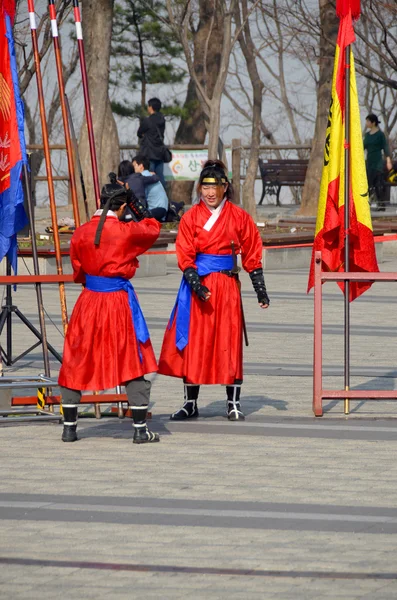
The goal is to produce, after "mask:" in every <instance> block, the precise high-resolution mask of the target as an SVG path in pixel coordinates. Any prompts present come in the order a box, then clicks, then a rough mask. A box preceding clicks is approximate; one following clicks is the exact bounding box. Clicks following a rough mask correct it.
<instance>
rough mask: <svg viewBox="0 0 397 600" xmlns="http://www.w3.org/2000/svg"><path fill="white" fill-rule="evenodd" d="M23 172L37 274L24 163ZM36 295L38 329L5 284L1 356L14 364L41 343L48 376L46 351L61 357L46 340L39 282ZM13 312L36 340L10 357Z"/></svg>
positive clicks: (8, 267) (0, 319)
mask: <svg viewBox="0 0 397 600" xmlns="http://www.w3.org/2000/svg"><path fill="white" fill-rule="evenodd" d="M23 174H24V182H25V194H26V200H27V207H28V216H29V223H30V233H31V238H32V257H33V268H34V274H35V275H39V274H40V272H39V259H38V254H37V244H36V233H35V227H34V218H33V197H32V189H31V185H30V177H29V173H28V168H27V165H26V164H25V165H24V167H23ZM6 260H7V262H6V274H7V276H8V277H9V276H10V275H11V264H10V262H9V260H8V258H7V259H6ZM35 287H36V296H37V306H38V311H39V321H40V331H39V330H38V329H37V328H36V327H35V326H34V325H33V324H32V323H31V322H30V321H29V319H28V318H27V317H26V316H25V315H24V314H23V313H22V312H21V311H20V310H19V308H18V307H17V306H16V305H15V304H14V303H13V300H12V284H11V283H10V284H7V285H6V296H5V303H4V304H3V306H2V309H1V312H0V335H1V333H2V332H3V329H4V326H7V330H6V348H3V347H2V346H1V345H0V352H1V358H2V360H4V364H5V365H7V366H9V367H10V366H12V365H14V364H15V363H16V362H17V361H18V360H20V359H21V358H23V357H24V356H26V355H27V354H29V352H31V351H32V350H34V349H35V348H37V347H38V346H40V345H42V347H43V359H44V370H45V374H46V376H47V377H49V376H50V367H49V358H48V351H50V352H51V354H52V355H53V356H54V357H55V358H56V359H57V360H58V361H59V362H62V357H61V355H60V354H59V352H57V351H56V350H55V348H54V347H53V346H51V344H48V342H47V335H46V329H45V320H44V308H43V295H42V290H41V284H40V283H36V284H35ZM13 314H15V315H16V316H17V317H18V318H19V319H20V320H21V321H22V323H23V324H24V325H26V327H27V328H28V329H29V330H30V331H31V332H32V333H33V335H35V336H36V338H37V339H38V342H36V343H35V344H33V346H31V347H30V348H28V349H27V350H25V351H24V352H22V353H21V354H20V355H19V356H17V357H16V358H13V357H12V315H13Z"/></svg>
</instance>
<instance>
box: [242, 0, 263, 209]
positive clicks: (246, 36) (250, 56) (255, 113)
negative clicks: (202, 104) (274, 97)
mask: <svg viewBox="0 0 397 600" xmlns="http://www.w3.org/2000/svg"><path fill="white" fill-rule="evenodd" d="M240 6H241V8H242V15H241V16H242V19H244V21H245V24H244V27H243V30H242V31H241V34H240V36H239V43H240V48H241V50H242V53H243V55H244V59H245V63H246V65H247V71H248V75H249V77H250V81H251V85H252V91H253V102H252V133H251V148H250V155H249V160H248V167H247V172H246V175H245V180H244V184H243V207H244V208H245V210H246V211H247V212H248V213H249V214H250V215H251V217H252V218H253V219H254V221H256V220H257V217H256V202H255V178H256V174H257V171H258V158H259V145H260V142H261V124H262V94H263V87H264V85H263V82H262V80H261V78H260V75H259V72H258V68H257V65H256V49H255V46H254V43H253V41H252V37H251V30H250V24H249V19H248V18H247V13H248V7H247V0H240V2H239V3H238V6H237V8H236V23H237V26H238V27H240V26H241V21H242V19H241V16H240Z"/></svg>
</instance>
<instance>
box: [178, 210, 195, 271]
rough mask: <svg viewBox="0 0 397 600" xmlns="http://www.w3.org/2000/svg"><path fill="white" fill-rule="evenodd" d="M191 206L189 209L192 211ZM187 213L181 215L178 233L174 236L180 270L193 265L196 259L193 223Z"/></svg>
mask: <svg viewBox="0 0 397 600" xmlns="http://www.w3.org/2000/svg"><path fill="white" fill-rule="evenodd" d="M192 210H193V208H191V209H190V211H192ZM190 211H189V213H190ZM189 213H186V215H183V217H182V219H181V220H180V222H179V230H178V235H177V237H176V244H175V247H176V256H177V259H178V266H179V268H180V269H181V271H184V270H185V269H187V268H188V267H194V268H196V265H195V260H196V246H195V243H194V223H193V221H192V218H191V216H190V214H189Z"/></svg>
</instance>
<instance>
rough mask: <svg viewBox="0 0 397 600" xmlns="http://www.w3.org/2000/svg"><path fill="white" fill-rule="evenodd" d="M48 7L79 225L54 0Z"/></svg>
mask: <svg viewBox="0 0 397 600" xmlns="http://www.w3.org/2000/svg"><path fill="white" fill-rule="evenodd" d="M48 8H49V12H50V19H51V32H52V40H53V44H54V53H55V62H56V68H57V77H58V87H59V99H60V102H61V111H62V120H63V129H64V131H65V143H66V155H67V159H68V171H69V183H70V195H71V197H72V205H73V216H74V223H75V225H76V227H79V226H80V214H79V204H78V199H77V190H76V175H75V170H74V162H73V148H72V142H71V139H70V130H69V122H68V111H67V109H66V103H65V83H64V79H63V72H62V56H61V47H60V44H59V36H58V26H57V16H56V9H55V4H54V0H49V1H48Z"/></svg>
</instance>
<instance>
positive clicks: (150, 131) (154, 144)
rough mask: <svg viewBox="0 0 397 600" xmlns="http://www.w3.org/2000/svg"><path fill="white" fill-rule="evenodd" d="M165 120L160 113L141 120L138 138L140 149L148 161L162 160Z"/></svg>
mask: <svg viewBox="0 0 397 600" xmlns="http://www.w3.org/2000/svg"><path fill="white" fill-rule="evenodd" d="M164 132H165V119H164V116H163V114H162V113H161V112H155V113H153V114H152V115H150V116H149V117H145V118H143V119H142V120H141V124H140V126H139V129H138V137H139V139H140V140H141V149H142V151H144V152H145V154H146V156H147V157H148V158H149V159H150V160H163V144H164V141H163V140H164Z"/></svg>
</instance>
